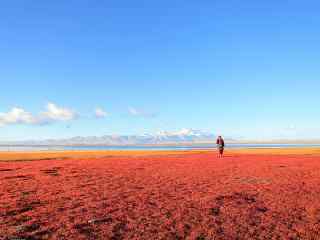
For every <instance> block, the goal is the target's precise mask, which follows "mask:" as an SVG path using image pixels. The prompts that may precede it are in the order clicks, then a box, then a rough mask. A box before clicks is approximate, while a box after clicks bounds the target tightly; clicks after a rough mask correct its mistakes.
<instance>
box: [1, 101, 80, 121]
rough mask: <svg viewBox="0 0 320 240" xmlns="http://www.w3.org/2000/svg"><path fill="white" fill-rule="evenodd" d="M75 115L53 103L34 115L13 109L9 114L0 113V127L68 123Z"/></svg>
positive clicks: (18, 108) (23, 110)
mask: <svg viewBox="0 0 320 240" xmlns="http://www.w3.org/2000/svg"><path fill="white" fill-rule="evenodd" d="M76 117H77V114H76V113H75V112H74V111H73V110H70V109H68V108H63V107H59V106H57V105H56V104H54V103H48V105H47V109H46V111H45V112H42V113H40V114H38V115H34V114H32V113H30V112H28V111H26V110H25V109H23V108H20V107H14V108H12V109H11V110H10V111H9V112H6V113H0V126H5V125H13V124H26V125H42V124H47V123H52V122H58V121H70V120H73V119H75V118H76Z"/></svg>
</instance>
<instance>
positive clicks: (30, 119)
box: [0, 107, 37, 126]
mask: <svg viewBox="0 0 320 240" xmlns="http://www.w3.org/2000/svg"><path fill="white" fill-rule="evenodd" d="M36 123H37V119H36V118H35V117H34V116H33V115H32V114H31V113H29V112H27V111H26V110H24V109H22V108H18V107H14V108H12V109H11V110H10V111H9V112H7V113H0V126H4V125H8V124H36Z"/></svg>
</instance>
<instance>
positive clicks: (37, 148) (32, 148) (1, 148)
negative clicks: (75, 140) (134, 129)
mask: <svg viewBox="0 0 320 240" xmlns="http://www.w3.org/2000/svg"><path fill="white" fill-rule="evenodd" d="M215 148H216V145H215V144H213V143H211V144H188V145H178V144H176V145H121V146H120V145H0V152H43V151H131V150H133V151H135V150H139V151H191V150H209V151H210V150H214V149H215ZM303 148H319V149H320V144H314V143H312V144H309V143H299V144H296V143H284V144H282V143H280V144H278V143H269V144H268V143H255V144H252V143H230V144H226V149H235V150H236V149H244V150H245V149H303Z"/></svg>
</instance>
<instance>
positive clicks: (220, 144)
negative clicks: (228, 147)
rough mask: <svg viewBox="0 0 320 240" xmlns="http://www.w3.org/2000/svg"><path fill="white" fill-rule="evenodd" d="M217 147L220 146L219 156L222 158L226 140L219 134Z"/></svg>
mask: <svg viewBox="0 0 320 240" xmlns="http://www.w3.org/2000/svg"><path fill="white" fill-rule="evenodd" d="M216 143H217V147H218V151H219V155H218V157H219V158H222V157H223V151H224V140H223V138H222V137H221V136H219V137H218V138H217V142H216Z"/></svg>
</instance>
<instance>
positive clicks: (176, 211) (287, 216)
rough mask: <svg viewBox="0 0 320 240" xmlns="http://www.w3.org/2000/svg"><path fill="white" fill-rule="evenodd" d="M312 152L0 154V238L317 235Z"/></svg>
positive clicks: (319, 176) (318, 191) (318, 163)
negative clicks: (31, 157)
mask: <svg viewBox="0 0 320 240" xmlns="http://www.w3.org/2000/svg"><path fill="white" fill-rule="evenodd" d="M319 184H320V157H319V156H316V155H266V154H264V155H263V154H256V155H248V154H231V155H228V156H226V157H225V158H224V159H217V158H216V156H215V153H213V152H203V153H186V154H176V155H173V154H170V155H163V154H162V155H158V156H155V155H154V156H148V155H144V156H134V155H133V156H108V157H103V158H93V159H57V160H41V161H25V162H10V161H8V162H0V239H1V240H3V239H6V240H9V239H10V240H13V239H29V240H31V239H137V240H138V239H169V240H170V239H198V240H199V239H230V240H233V239H320V200H319V199H320V187H319Z"/></svg>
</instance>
